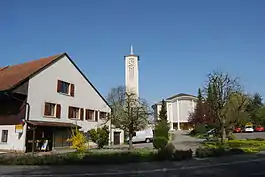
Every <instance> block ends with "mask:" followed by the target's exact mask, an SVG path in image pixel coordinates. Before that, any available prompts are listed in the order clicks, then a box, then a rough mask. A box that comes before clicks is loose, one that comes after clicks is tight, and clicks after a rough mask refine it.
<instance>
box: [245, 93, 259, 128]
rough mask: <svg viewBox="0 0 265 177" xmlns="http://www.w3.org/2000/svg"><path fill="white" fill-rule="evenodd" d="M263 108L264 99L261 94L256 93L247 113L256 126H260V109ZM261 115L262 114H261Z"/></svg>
mask: <svg viewBox="0 0 265 177" xmlns="http://www.w3.org/2000/svg"><path fill="white" fill-rule="evenodd" d="M262 107H263V103H262V97H261V95H260V94H258V93H255V94H254V96H253V97H252V98H251V99H250V102H249V104H248V105H247V112H248V113H249V117H250V119H251V120H252V122H254V123H255V124H260V123H261V120H260V118H261V117H260V116H258V115H257V114H258V112H259V109H261V108H262ZM259 115H260V114H259Z"/></svg>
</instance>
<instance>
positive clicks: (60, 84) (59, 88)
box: [57, 80, 62, 93]
mask: <svg viewBox="0 0 265 177" xmlns="http://www.w3.org/2000/svg"><path fill="white" fill-rule="evenodd" d="M61 87H62V82H61V81H60V80H58V81H57V92H58V93H59V92H60V90H61Z"/></svg>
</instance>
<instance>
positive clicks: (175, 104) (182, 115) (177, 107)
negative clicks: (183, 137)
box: [152, 93, 197, 131]
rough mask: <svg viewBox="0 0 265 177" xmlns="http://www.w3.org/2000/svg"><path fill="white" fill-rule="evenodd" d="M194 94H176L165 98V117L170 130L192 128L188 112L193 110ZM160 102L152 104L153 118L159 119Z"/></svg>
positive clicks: (194, 103) (194, 104)
mask: <svg viewBox="0 0 265 177" xmlns="http://www.w3.org/2000/svg"><path fill="white" fill-rule="evenodd" d="M196 99H197V98H196V96H193V95H189V94H184V93H181V94H177V95H174V96H172V97H169V98H167V99H165V102H166V106H167V118H168V122H169V123H170V130H171V131H173V130H188V129H191V128H192V125H191V124H190V123H189V121H188V119H189V116H190V114H191V113H192V112H193V111H194V110H195V106H196ZM161 106H162V105H161V102H159V103H156V104H154V105H153V106H152V108H153V110H154V119H155V120H158V119H159V112H160V110H161Z"/></svg>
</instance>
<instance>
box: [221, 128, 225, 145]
mask: <svg viewBox="0 0 265 177" xmlns="http://www.w3.org/2000/svg"><path fill="white" fill-rule="evenodd" d="M225 139H226V131H225V127H224V125H222V135H221V142H222V143H224V141H225Z"/></svg>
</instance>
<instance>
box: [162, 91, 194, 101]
mask: <svg viewBox="0 0 265 177" xmlns="http://www.w3.org/2000/svg"><path fill="white" fill-rule="evenodd" d="M181 96H188V97H196V96H194V95H190V94H186V93H179V94H177V95H173V96H171V97H168V98H167V99H166V100H172V99H174V98H177V97H181Z"/></svg>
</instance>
